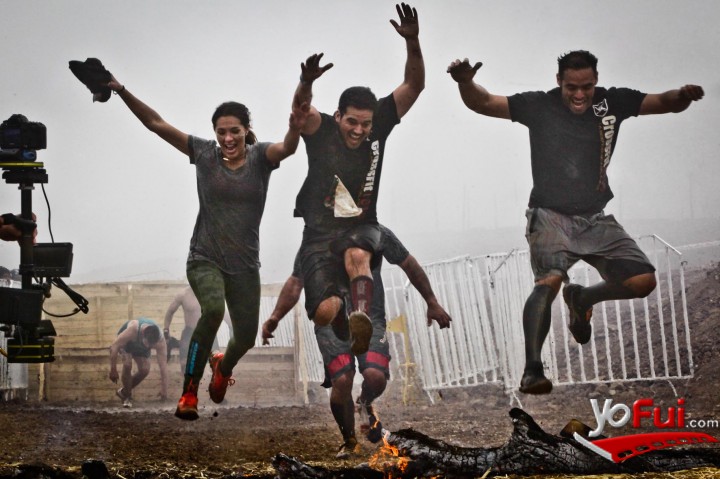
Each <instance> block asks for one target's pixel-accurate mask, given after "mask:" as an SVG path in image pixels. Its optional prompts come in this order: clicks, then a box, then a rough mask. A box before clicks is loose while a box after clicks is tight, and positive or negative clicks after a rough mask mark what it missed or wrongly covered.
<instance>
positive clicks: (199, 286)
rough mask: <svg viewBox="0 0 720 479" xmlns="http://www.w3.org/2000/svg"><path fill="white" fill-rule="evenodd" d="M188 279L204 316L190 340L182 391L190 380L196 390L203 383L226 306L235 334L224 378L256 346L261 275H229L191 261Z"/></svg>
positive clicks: (207, 265) (215, 268)
mask: <svg viewBox="0 0 720 479" xmlns="http://www.w3.org/2000/svg"><path fill="white" fill-rule="evenodd" d="M187 277H188V282H189V283H190V287H191V288H192V290H193V292H194V293H195V296H196V297H197V299H198V302H199V303H200V308H201V315H200V319H199V320H198V323H197V326H196V327H195V331H194V332H193V335H192V338H191V339H190V348H189V350H188V356H187V365H186V368H185V383H184V385H183V391H185V390H187V386H188V384H189V383H190V381H191V380H192V381H193V384H194V385H195V387H197V386H198V385H199V383H200V379H202V376H203V372H204V370H205V365H206V364H207V361H208V359H209V357H210V354H211V352H212V351H211V348H212V344H213V340H214V339H215V336H216V335H217V331H218V328H219V327H220V323H222V320H223V316H224V315H225V304H226V303H227V308H228V312H229V313H230V321H231V322H232V329H233V331H232V333H233V334H232V337H231V338H230V342H229V343H228V346H227V349H226V350H225V357H224V358H223V361H222V364H221V371H222V373H223V375H224V376H229V375H230V374H231V373H232V368H233V367H235V365H236V364H237V363H238V361H240V358H242V357H243V356H244V355H245V353H246V352H248V350H250V348H252V347H253V345H254V344H255V336H256V335H257V331H258V320H259V315H260V273H259V271H257V270H255V271H244V272H241V273H235V274H228V273H224V272H223V271H221V270H220V268H218V267H217V266H215V265H214V264H212V263H210V262H208V261H191V262H189V263H188V264H187Z"/></svg>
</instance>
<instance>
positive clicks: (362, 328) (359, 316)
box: [348, 311, 373, 356]
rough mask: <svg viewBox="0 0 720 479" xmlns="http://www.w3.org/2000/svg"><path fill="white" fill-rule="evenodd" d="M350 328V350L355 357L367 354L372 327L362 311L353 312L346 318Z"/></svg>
mask: <svg viewBox="0 0 720 479" xmlns="http://www.w3.org/2000/svg"><path fill="white" fill-rule="evenodd" d="M348 325H349V327H350V349H351V350H352V353H353V354H354V355H355V356H359V355H361V354H365V353H367V350H368V348H369V347H370V338H371V337H372V333H373V327H372V323H371V322H370V318H369V317H368V315H367V314H365V313H363V312H362V311H353V312H352V313H350V317H349V318H348Z"/></svg>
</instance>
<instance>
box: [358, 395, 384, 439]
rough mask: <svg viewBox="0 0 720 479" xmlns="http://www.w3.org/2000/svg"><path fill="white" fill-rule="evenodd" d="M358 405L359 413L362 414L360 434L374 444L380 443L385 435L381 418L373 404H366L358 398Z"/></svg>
mask: <svg viewBox="0 0 720 479" xmlns="http://www.w3.org/2000/svg"><path fill="white" fill-rule="evenodd" d="M357 404H358V407H357V411H358V413H359V414H360V432H361V433H362V434H365V437H366V438H367V440H368V441H370V442H372V443H373V444H375V443H377V442H380V439H382V435H383V426H382V422H380V416H378V414H377V412H376V411H375V408H374V407H373V405H372V404H366V403H364V402H363V401H361V400H360V398H358V400H357Z"/></svg>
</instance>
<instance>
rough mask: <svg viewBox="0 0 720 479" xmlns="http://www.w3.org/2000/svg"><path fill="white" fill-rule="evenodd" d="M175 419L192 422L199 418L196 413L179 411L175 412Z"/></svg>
mask: <svg viewBox="0 0 720 479" xmlns="http://www.w3.org/2000/svg"><path fill="white" fill-rule="evenodd" d="M175 417H178V418H180V419H184V420H185V421H194V420H195V419H197V418H199V417H200V416H199V415H198V412H197V411H181V410H180V409H176V410H175Z"/></svg>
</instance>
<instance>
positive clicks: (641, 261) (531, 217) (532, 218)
mask: <svg viewBox="0 0 720 479" xmlns="http://www.w3.org/2000/svg"><path fill="white" fill-rule="evenodd" d="M525 216H526V217H527V228H526V230H525V238H527V241H528V245H529V246H530V264H531V266H532V270H533V274H534V275H535V281H538V280H541V279H543V278H545V277H547V276H552V275H557V276H562V277H563V279H564V280H565V281H567V280H568V274H567V272H568V270H569V269H570V268H571V267H572V266H573V265H574V264H575V263H577V262H578V261H579V260H583V261H585V262H586V263H588V264H590V265H592V266H593V267H595V268H596V269H597V270H598V272H599V273H600V276H602V278H603V279H604V280H606V281H609V282H614V283H622V282H623V281H625V280H626V279H628V278H631V277H633V276H636V275H638V274H644V273H652V272H654V271H655V267H654V266H653V265H652V263H651V262H650V260H649V259H648V257H647V256H646V255H645V253H643V251H642V250H641V249H640V247H639V246H638V244H637V243H636V242H635V240H634V239H632V238H631V237H630V235H628V234H627V232H626V231H625V230H624V229H623V227H622V226H620V224H619V223H618V222H617V221H616V220H615V217H614V216H613V215H605V214H604V213H602V212H600V213H596V214H594V215H588V216H569V215H563V214H561V213H558V212H556V211H553V210H550V209H546V208H529V209H528V210H527V211H526V212H525Z"/></svg>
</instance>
